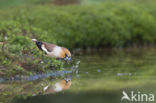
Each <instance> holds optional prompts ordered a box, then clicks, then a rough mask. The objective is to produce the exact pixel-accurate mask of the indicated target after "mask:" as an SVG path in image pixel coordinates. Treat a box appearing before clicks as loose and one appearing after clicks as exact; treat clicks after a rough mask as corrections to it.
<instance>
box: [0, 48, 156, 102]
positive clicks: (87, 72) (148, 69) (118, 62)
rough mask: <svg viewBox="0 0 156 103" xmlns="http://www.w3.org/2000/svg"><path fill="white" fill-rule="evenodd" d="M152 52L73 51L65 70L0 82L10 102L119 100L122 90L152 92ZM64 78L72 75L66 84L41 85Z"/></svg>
mask: <svg viewBox="0 0 156 103" xmlns="http://www.w3.org/2000/svg"><path fill="white" fill-rule="evenodd" d="M155 52H156V49H149V48H148V49H147V48H144V49H126V50H122V49H117V50H102V51H98V52H97V51H94V52H86V53H82V54H80V55H76V54H75V56H74V57H73V62H74V63H73V64H71V65H66V66H65V71H68V72H67V73H66V74H63V75H62V74H59V75H58V76H50V77H46V78H40V79H37V80H33V81H18V82H17V81H16V82H8V83H1V84H0V86H1V88H3V92H4V90H5V89H6V90H5V92H6V91H7V92H6V94H9V93H10V96H11V97H13V98H14V99H13V100H12V101H11V102H13V103H59V102H64V103H80V102H83V103H121V97H122V96H123V95H122V91H126V92H127V93H130V92H131V91H135V92H136V93H137V92H138V91H140V92H141V93H147V94H148V93H153V94H156V92H155V90H156V87H155V84H156V63H155V61H156V55H155ZM69 71H70V72H69ZM64 78H71V79H72V83H71V85H70V86H69V88H67V89H66V90H64V91H61V92H53V93H50V94H45V92H44V91H43V89H44V87H46V86H49V87H50V86H54V85H55V84H56V83H59V82H60V81H61V80H64ZM8 85H9V86H8ZM7 86H8V88H7ZM13 88H14V90H12V89H13ZM1 91H2V90H1ZM18 91H19V92H18ZM13 94H14V96H12V95H13ZM27 96H30V97H28V98H27ZM3 98H6V97H5V95H4V94H3ZM123 103H128V101H126V100H125V101H124V102H123Z"/></svg>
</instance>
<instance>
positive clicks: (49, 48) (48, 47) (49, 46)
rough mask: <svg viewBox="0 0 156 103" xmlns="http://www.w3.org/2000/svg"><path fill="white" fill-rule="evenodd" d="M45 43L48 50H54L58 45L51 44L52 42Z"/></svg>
mask: <svg viewBox="0 0 156 103" xmlns="http://www.w3.org/2000/svg"><path fill="white" fill-rule="evenodd" d="M43 44H44V45H45V48H46V49H47V51H48V52H52V51H53V50H54V48H55V47H56V45H54V44H50V43H45V42H44V43H43Z"/></svg>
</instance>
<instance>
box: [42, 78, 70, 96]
mask: <svg viewBox="0 0 156 103" xmlns="http://www.w3.org/2000/svg"><path fill="white" fill-rule="evenodd" d="M71 84H72V82H71V80H64V79H63V80H61V81H59V82H57V83H55V84H54V85H53V86H46V87H44V92H45V94H49V93H56V92H60V91H64V90H67V89H68V88H69V87H70V86H71Z"/></svg>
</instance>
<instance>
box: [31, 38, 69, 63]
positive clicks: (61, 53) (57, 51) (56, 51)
mask: <svg viewBox="0 0 156 103" xmlns="http://www.w3.org/2000/svg"><path fill="white" fill-rule="evenodd" d="M32 41H33V42H35V43H36V45H37V47H38V48H39V49H40V50H42V51H43V52H45V54H46V55H47V56H50V57H55V58H57V59H64V60H66V61H70V60H71V53H70V51H69V50H68V49H67V48H64V47H60V46H57V45H54V44H50V43H46V42H41V41H37V40H36V39H32Z"/></svg>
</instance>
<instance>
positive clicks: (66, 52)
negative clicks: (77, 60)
mask: <svg viewBox="0 0 156 103" xmlns="http://www.w3.org/2000/svg"><path fill="white" fill-rule="evenodd" d="M63 51H64V57H63V58H64V60H65V61H67V62H68V63H70V61H71V53H70V51H69V50H68V49H66V48H63Z"/></svg>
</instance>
